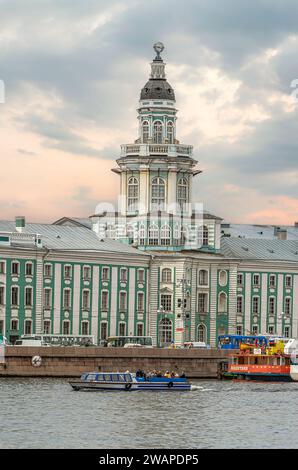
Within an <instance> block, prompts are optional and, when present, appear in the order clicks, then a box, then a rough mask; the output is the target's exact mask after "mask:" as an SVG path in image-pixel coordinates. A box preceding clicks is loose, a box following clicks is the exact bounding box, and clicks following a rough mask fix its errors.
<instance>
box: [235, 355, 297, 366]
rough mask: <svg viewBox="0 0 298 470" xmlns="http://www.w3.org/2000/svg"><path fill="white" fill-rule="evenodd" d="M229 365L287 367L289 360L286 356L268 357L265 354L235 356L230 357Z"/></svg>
mask: <svg viewBox="0 0 298 470" xmlns="http://www.w3.org/2000/svg"><path fill="white" fill-rule="evenodd" d="M231 364H234V365H259V366H289V365H290V364H291V358H290V357H287V356H269V355H265V354H262V355H261V354H260V355H257V354H243V355H241V354H239V355H237V356H232V358H231Z"/></svg>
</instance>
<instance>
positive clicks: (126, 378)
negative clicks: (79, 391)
mask: <svg viewBox="0 0 298 470" xmlns="http://www.w3.org/2000/svg"><path fill="white" fill-rule="evenodd" d="M81 380H83V381H84V382H123V383H129V382H132V381H133V377H132V375H131V374H129V373H119V372H100V373H98V372H89V373H85V374H83V375H82V376H81Z"/></svg>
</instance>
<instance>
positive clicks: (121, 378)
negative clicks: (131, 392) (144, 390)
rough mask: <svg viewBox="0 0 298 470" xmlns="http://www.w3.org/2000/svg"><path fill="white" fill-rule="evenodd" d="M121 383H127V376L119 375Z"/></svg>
mask: <svg viewBox="0 0 298 470" xmlns="http://www.w3.org/2000/svg"><path fill="white" fill-rule="evenodd" d="M119 382H125V375H124V374H119Z"/></svg>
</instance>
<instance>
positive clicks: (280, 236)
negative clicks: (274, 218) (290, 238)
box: [277, 228, 288, 240]
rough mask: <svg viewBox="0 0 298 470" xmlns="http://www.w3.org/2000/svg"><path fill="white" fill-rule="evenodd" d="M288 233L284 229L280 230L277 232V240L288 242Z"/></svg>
mask: <svg viewBox="0 0 298 470" xmlns="http://www.w3.org/2000/svg"><path fill="white" fill-rule="evenodd" d="M287 235H288V234H287V231H286V229H283V228H280V229H279V230H278V231H277V238H278V240H286V239H287Z"/></svg>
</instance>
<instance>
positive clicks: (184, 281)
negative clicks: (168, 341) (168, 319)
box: [176, 276, 190, 344]
mask: <svg viewBox="0 0 298 470" xmlns="http://www.w3.org/2000/svg"><path fill="white" fill-rule="evenodd" d="M189 286H190V281H189V280H187V279H186V278H185V277H184V276H183V278H182V279H179V280H178V282H177V284H176V287H178V288H179V287H181V289H182V299H181V309H182V314H181V320H182V333H183V334H182V344H183V343H184V340H185V318H186V312H185V310H186V297H185V293H186V288H187V287H189ZM178 306H180V305H179V299H178ZM177 317H178V315H177ZM178 318H180V317H178Z"/></svg>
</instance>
